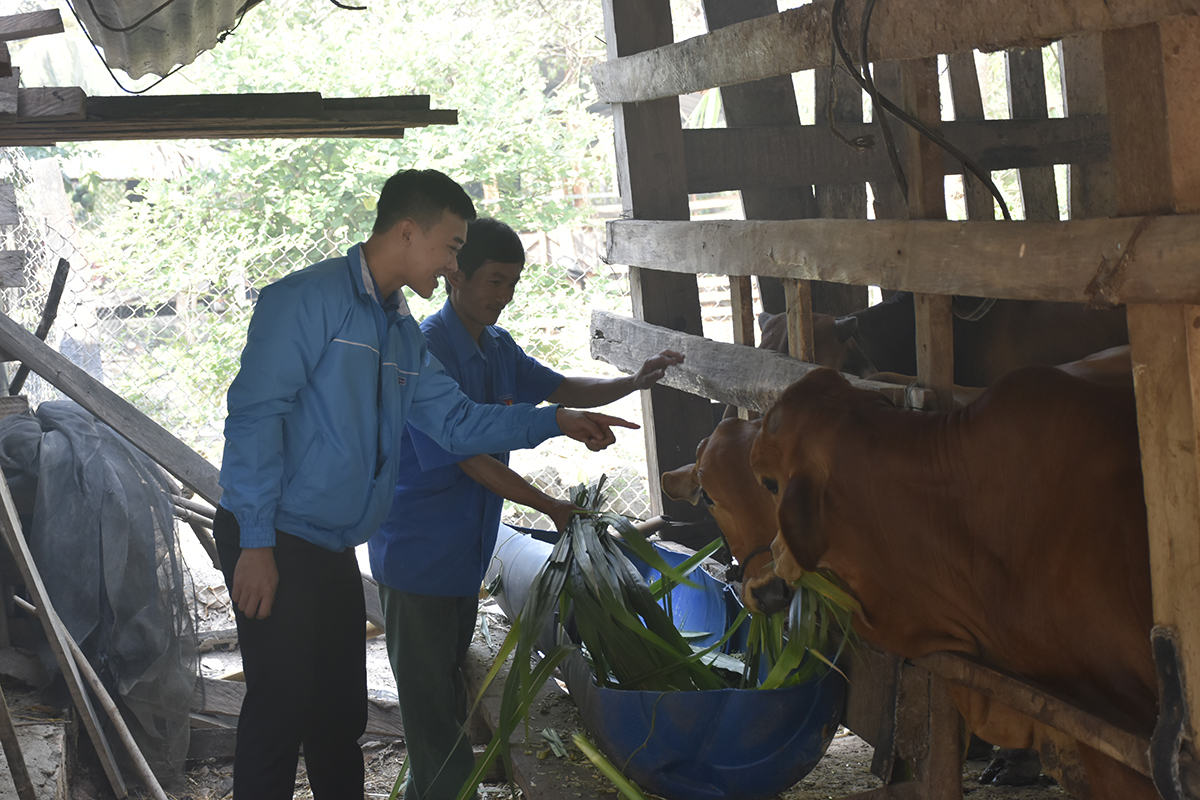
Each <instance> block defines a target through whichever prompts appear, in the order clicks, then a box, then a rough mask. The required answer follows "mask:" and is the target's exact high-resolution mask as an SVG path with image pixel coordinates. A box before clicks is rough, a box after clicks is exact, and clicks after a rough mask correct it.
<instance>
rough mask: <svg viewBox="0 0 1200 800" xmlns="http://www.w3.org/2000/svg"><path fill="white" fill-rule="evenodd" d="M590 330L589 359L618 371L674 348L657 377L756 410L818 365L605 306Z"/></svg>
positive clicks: (898, 394) (875, 386)
mask: <svg viewBox="0 0 1200 800" xmlns="http://www.w3.org/2000/svg"><path fill="white" fill-rule="evenodd" d="M591 334H592V346H591V354H592V358H595V359H598V360H600V361H603V362H605V363H607V364H612V365H613V366H615V367H617V368H619V369H623V370H629V369H630V367H631V365H632V366H633V368H635V369H636V367H637V366H638V365H640V364H641V363H642V362H643V361H644V360H645V359H646V356H648V355H651V354H653V353H657V352H659V351H661V350H663V349H665V348H670V349H672V350H677V351H679V352H681V353H683V354H684V355H685V356H686V357H687V358H686V360H685V361H684V363H682V364H680V365H678V366H675V367H672V368H671V369H670V370H668V371H667V374H666V375H665V376H664V377H663V379H662V382H665V383H666V384H667V385H668V386H671V387H672V388H674V389H678V390H680V391H683V392H688V393H690V394H694V395H697V396H699V397H704V398H708V399H710V400H716V401H717V402H720V403H725V404H727V405H732V406H737V407H738V408H747V409H750V410H751V411H756V412H758V413H760V414H762V413H765V412H766V410H767V409H768V408H770V406H771V404H772V403H773V402H775V400H776V399H778V397H779V395H780V394H782V393H783V390H784V389H786V388H787V387H788V386H789V385H791V384H792V383H793V382H795V381H797V380H799V379H800V378H802V377H803V376H804V375H807V374H808V373H809V372H811V371H812V370H814V369H817V367H816V366H814V365H812V364H807V363H805V362H803V361H797V360H796V359H794V358H791V357H789V356H785V355H783V354H781V353H775V352H772V351H768V350H760V349H758V348H754V349H751V348H748V347H743V346H742V345H736V344H726V343H724V342H714V341H712V340H711V339H705V338H703V337H701V336H691V335H689V334H685V333H679V332H678V331H672V330H669V329H667V328H660V327H658V326H656V325H650V324H648V323H645V322H641V321H639V320H633V319H628V318H626V317H620V316H617V315H616V314H611V313H609V312H607V311H598V310H596V311H592V323H591ZM848 378H849V380H850V382H851V383H852V384H854V385H855V386H858V387H859V388H863V389H870V390H872V391H876V392H880V393H882V394H884V395H885V396H886V397H887V398H888V399H889V400H891V401H892V402H893V403H895V404H896V405H898V406H904V405H906V404H908V405H912V406H913V407H917V408H920V407H923V406H924V404H925V403H928V402H932V398H931V396H930V395H929V393H928V392H927V391H926V390H924V389H916V390H915V391H912V390H908V389H907V388H906V387H904V386H897V385H895V384H891V383H879V382H877V381H865V380H861V379H859V378H853V377H849V376H848ZM906 392H907V394H908V397H907V398H906ZM707 435H708V431H705V432H704V433H702V434H700V435H698V436H697V438H696V440H695V441H694V442H692V448H691V449H692V452H693V453H695V448H696V443H697V442H699V441H700V440H701V439H703V438H704V437H705V436H707Z"/></svg>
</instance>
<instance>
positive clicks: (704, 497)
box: [700, 487, 715, 506]
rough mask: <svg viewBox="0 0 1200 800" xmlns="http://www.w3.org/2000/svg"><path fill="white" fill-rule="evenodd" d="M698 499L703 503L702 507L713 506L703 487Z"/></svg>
mask: <svg viewBox="0 0 1200 800" xmlns="http://www.w3.org/2000/svg"><path fill="white" fill-rule="evenodd" d="M700 499H701V500H703V501H704V505H706V506H711V505H715V503H713V501H712V498H711V497H709V496H708V492H706V491H704V488H703V487H701V489H700Z"/></svg>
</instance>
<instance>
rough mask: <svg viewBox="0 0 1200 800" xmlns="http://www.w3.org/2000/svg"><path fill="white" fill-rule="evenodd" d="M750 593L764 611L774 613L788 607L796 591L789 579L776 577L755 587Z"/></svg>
mask: <svg viewBox="0 0 1200 800" xmlns="http://www.w3.org/2000/svg"><path fill="white" fill-rule="evenodd" d="M750 593H751V594H752V595H754V602H755V604H756V605H757V606H758V609H759V610H760V611H762V613H764V614H774V613H775V612H776V611H783V610H784V609H785V608H787V607H788V604H790V603H791V602H792V595H794V594H795V593H796V592H795V590H794V589H792V587H791V584H789V583H788V582H787V581H785V580H782V579H780V578H776V579H774V580H770V581H766V582H765V583H760V584H759V585H757V586H755V587H753V588H752V589H751V590H750Z"/></svg>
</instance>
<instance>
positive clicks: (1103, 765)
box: [1078, 742, 1158, 800]
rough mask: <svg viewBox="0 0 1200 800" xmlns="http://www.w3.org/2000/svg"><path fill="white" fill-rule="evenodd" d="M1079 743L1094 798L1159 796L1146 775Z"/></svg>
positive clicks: (1128, 799)
mask: <svg viewBox="0 0 1200 800" xmlns="http://www.w3.org/2000/svg"><path fill="white" fill-rule="evenodd" d="M1078 747H1079V760H1080V761H1081V762H1082V763H1083V767H1084V769H1085V770H1087V777H1088V783H1090V784H1091V786H1092V797H1093V798H1094V800H1158V790H1156V789H1155V788H1154V783H1153V782H1152V781H1151V780H1150V779H1149V778H1147V777H1146V776H1145V775H1142V774H1141V773H1140V772H1137V771H1136V770H1133V769H1131V768H1129V767H1127V766H1125V765H1124V764H1122V763H1121V762H1119V761H1117V760H1115V759H1112V758H1109V757H1108V756H1106V755H1104V754H1102V753H1100V752H1099V751H1098V750H1094V749H1092V748H1091V747H1088V746H1087V745H1086V744H1083V743H1082V742H1079V743H1078Z"/></svg>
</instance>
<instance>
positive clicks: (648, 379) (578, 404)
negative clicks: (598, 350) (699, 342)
mask: <svg viewBox="0 0 1200 800" xmlns="http://www.w3.org/2000/svg"><path fill="white" fill-rule="evenodd" d="M682 363H683V354H682V353H677V352H675V351H674V350H663V351H662V352H661V353H659V354H658V355H656V356H651V357H650V358H647V359H646V361H645V362H644V363H643V364H642V368H641V369H639V370H638V371H637V373H636V374H634V375H622V376H621V377H619V378H586V377H570V376H568V377H566V378H563V381H562V383H560V384H559V385H558V388H557V389H555V390H554V394H552V395H550V396H549V397H548V398H546V399H547V400H548V401H549V402H551V403H562V404H563V405H565V406H569V407H571V408H595V407H597V406H603V405H608V404H609V403H611V402H613V401H614V400H620V399H621V398H622V397H624V396H625V395H627V394H629V393H630V392H634V391H637V390H638V389H649V388H650V387H651V386H653V385H654V384H656V383H658V381H659V380H660V379H661V378H662V376H663V375H665V374H666V372H667V367H670V366H672V365H675V364H682Z"/></svg>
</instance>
